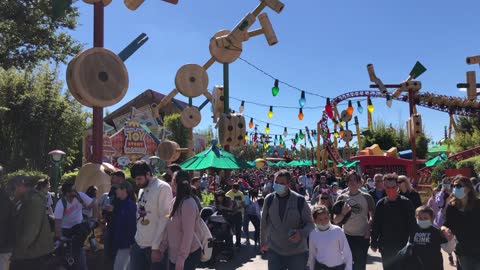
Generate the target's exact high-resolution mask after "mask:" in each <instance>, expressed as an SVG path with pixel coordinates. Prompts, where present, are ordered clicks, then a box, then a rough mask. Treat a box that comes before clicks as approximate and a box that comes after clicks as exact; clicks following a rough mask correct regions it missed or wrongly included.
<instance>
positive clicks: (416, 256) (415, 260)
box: [400, 206, 455, 270]
mask: <svg viewBox="0 0 480 270" xmlns="http://www.w3.org/2000/svg"><path fill="white" fill-rule="evenodd" d="M415 217H416V219H417V225H418V227H417V230H416V231H415V234H414V237H413V239H412V240H411V242H410V243H409V244H408V245H407V247H405V248H404V250H402V251H401V252H400V254H402V255H403V256H404V258H403V259H404V260H402V262H401V263H402V264H401V267H402V269H409V270H427V269H428V270H443V257H442V253H441V251H440V250H441V249H444V250H445V251H446V252H452V251H453V249H454V248H455V241H454V237H453V235H452V234H450V233H447V232H442V231H440V230H439V229H437V228H435V227H434V226H433V210H432V208H430V207H428V206H420V207H418V208H417V209H416V211H415ZM408 249H410V250H411V253H409V252H406V251H407V250H408ZM410 254H411V255H410Z"/></svg>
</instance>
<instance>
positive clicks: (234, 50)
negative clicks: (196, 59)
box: [208, 30, 243, 64]
mask: <svg viewBox="0 0 480 270" xmlns="http://www.w3.org/2000/svg"><path fill="white" fill-rule="evenodd" d="M229 33H230V31H229V30H220V31H218V32H217V33H216V34H215V35H214V36H213V37H212V38H211V39H210V44H209V45H208V49H209V50H210V55H212V57H213V58H214V59H215V61H217V62H219V63H222V64H230V63H233V62H235V60H237V59H238V57H240V55H241V54H242V47H243V46H242V43H241V42H240V43H238V44H237V43H235V44H232V45H230V46H228V47H223V46H220V44H219V43H218V42H217V40H216V38H217V37H222V36H226V35H228V34H229Z"/></svg>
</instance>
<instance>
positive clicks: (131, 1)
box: [123, 0, 144, 10]
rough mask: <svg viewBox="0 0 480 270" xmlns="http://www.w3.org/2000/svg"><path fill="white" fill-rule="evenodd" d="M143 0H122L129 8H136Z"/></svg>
mask: <svg viewBox="0 0 480 270" xmlns="http://www.w3.org/2000/svg"><path fill="white" fill-rule="evenodd" d="M143 1H144V0H124V1H123V2H124V3H125V6H127V8H128V9H130V10H136V9H137V8H138V7H139V6H140V5H141V4H143Z"/></svg>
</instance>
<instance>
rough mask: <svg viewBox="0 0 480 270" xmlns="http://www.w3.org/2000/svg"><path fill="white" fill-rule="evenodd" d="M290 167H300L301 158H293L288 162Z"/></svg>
mask: <svg viewBox="0 0 480 270" xmlns="http://www.w3.org/2000/svg"><path fill="white" fill-rule="evenodd" d="M287 166H288V167H298V166H301V165H300V161H299V160H292V161H290V162H289V163H288V164H287Z"/></svg>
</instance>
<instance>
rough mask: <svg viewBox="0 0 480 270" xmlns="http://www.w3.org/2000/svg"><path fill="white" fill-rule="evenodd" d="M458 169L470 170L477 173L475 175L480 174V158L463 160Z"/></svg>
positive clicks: (458, 164)
mask: <svg viewBox="0 0 480 270" xmlns="http://www.w3.org/2000/svg"><path fill="white" fill-rule="evenodd" d="M457 168H458V169H461V168H469V169H472V171H473V172H474V173H475V175H479V174H480V156H478V157H472V158H469V159H465V160H462V161H460V162H458V163H457Z"/></svg>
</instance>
